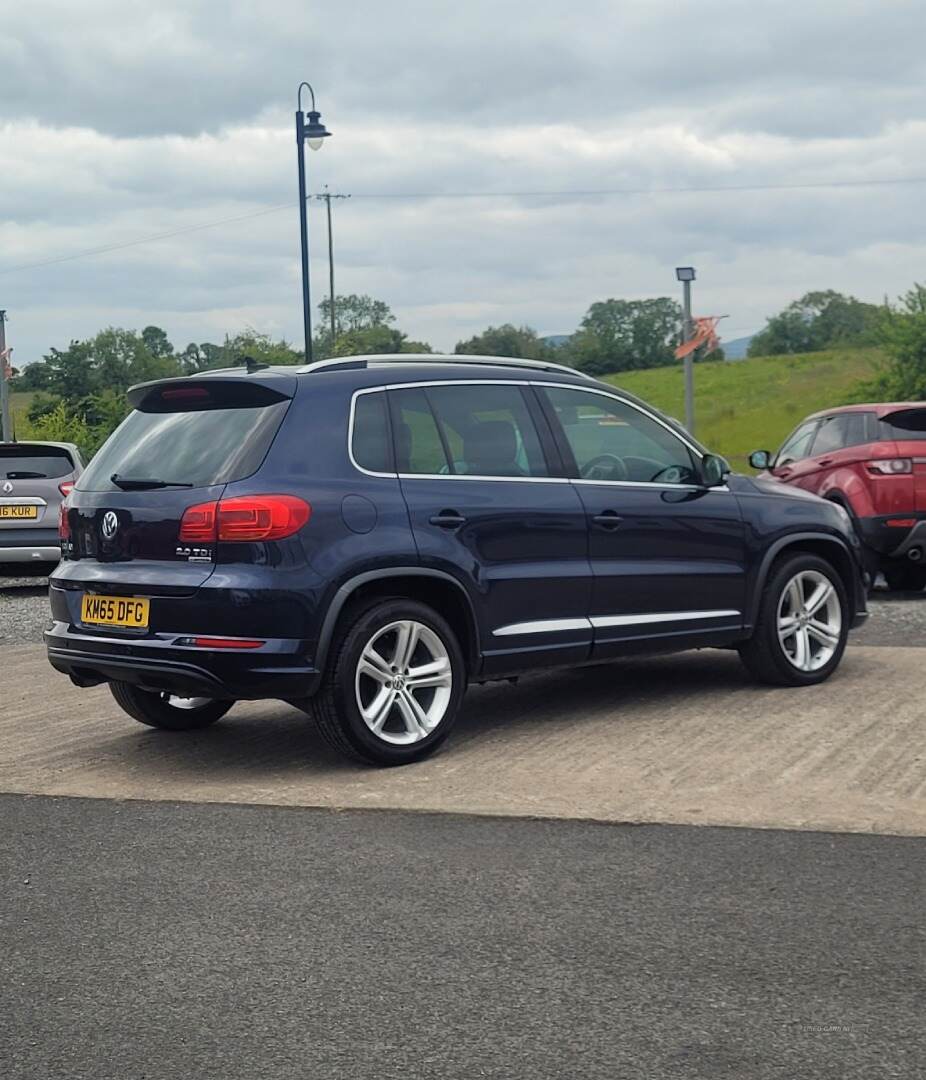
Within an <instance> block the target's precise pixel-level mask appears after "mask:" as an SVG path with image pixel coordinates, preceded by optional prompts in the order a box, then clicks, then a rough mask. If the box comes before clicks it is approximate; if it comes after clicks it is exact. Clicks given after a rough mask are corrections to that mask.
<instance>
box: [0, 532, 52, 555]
mask: <svg viewBox="0 0 926 1080" xmlns="http://www.w3.org/2000/svg"><path fill="white" fill-rule="evenodd" d="M60 559H61V547H60V545H59V543H58V531H57V529H40V528H15V529H8V528H4V529H0V563H30V562H35V563H56V562H58V561H59V560H60Z"/></svg>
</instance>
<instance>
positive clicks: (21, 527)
mask: <svg viewBox="0 0 926 1080" xmlns="http://www.w3.org/2000/svg"><path fill="white" fill-rule="evenodd" d="M83 468H84V463H83V461H82V460H81V457H80V451H79V450H78V449H77V447H76V446H74V445H73V444H71V443H53V442H0V573H3V574H9V575H15V574H17V573H21V572H23V571H24V570H26V569H27V567H29V566H36V567H39V568H41V569H44V570H45V571H46V572H48V571H50V570H51V568H52V566H53V565H54V564H55V563H57V562H58V558H59V554H60V548H59V546H58V511H59V508H60V506H61V503H62V502H63V501H64V499H65V498H66V496H67V495H68V493H69V492H70V490H71V488H72V487H73V486H74V481H75V480H76V479H77V477H78V476H80V474H81V472H83Z"/></svg>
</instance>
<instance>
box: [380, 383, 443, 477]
mask: <svg viewBox="0 0 926 1080" xmlns="http://www.w3.org/2000/svg"><path fill="white" fill-rule="evenodd" d="M390 398H391V400H392V408H393V413H392V417H393V432H394V438H395V458H396V467H397V468H398V471H399V472H401V473H419V474H429V475H434V474H436V473H441V474H443V473H449V472H450V464H449V462H448V461H447V455H446V453H445V452H444V444H443V442H442V440H441V436H440V432H439V431H438V428H437V421H436V420H435V419H434V413H433V412H431V405H430V403H429V402H428V399H427V395H426V394H425V392H424V390H420V389H413V390H395V391H391V392H390Z"/></svg>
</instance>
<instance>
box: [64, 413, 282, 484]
mask: <svg viewBox="0 0 926 1080" xmlns="http://www.w3.org/2000/svg"><path fill="white" fill-rule="evenodd" d="M288 406H289V400H288V399H284V400H282V401H274V402H273V403H272V404H269V405H255V406H252V407H251V408H224V409H223V408H215V407H214V406H210V407H208V408H205V409H183V410H181V411H176V412H167V411H160V410H162V409H163V408H164V406H163V405H160V406H159V411H157V412H141V411H136V412H133V413H130V414H129V416H128V417H127V418H126V419H125V420H124V421H123V423H122V424H121V426H120V427H118V428H117V429H116V430H115V431H114V432H113V434H112V435H111V436H110V437H109V439H108V440H107V441H106V443H104V445H103V448H102V449H101V450H100V452H99V453H98V454H97V455H96V457H95V458H94V459H93V461H92V462H91V463H90V465H89V467H88V468H87V471H86V472H85V473H84V474H83V475H82V476H81V478H80V481H79V483H78V485H77V487H78V490H80V491H116V490H119V489H118V487H117V485H115V484H114V483H113V482H112V480H111V477H112V476H113V474H118V476H120V477H121V478H123V479H126V478H127V479H130V480H133V479H134V480H137V479H146V480H159V481H164V482H166V483H176V484H189V485H190V486H192V487H210V486H211V485H213V484H228V483H231V482H232V481H233V480H243V479H244V478H245V477H246V476H250V475H251V474H252V473H254V472H256V471H257V469H258V468H260V465H261V462H262V461H263V460H264V457H265V456H266V454H267V451H268V450H269V449H270V444H271V443H272V442H273V438H274V436H275V435H276V433H277V431H278V429H279V427H280V424H281V422H282V420H283V416H284V414H285V413H286V409H287V407H288Z"/></svg>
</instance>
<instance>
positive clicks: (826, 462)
mask: <svg viewBox="0 0 926 1080" xmlns="http://www.w3.org/2000/svg"><path fill="white" fill-rule="evenodd" d="M817 464H818V465H823V466H826V465H832V464H833V459H832V458H831V457H822V458H817Z"/></svg>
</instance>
